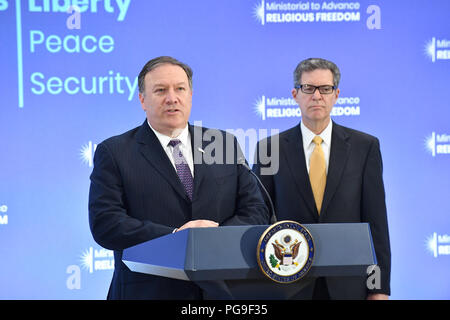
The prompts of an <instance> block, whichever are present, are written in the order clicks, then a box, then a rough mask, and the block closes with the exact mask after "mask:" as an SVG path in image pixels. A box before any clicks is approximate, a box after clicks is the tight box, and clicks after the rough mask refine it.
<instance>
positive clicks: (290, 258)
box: [272, 235, 302, 267]
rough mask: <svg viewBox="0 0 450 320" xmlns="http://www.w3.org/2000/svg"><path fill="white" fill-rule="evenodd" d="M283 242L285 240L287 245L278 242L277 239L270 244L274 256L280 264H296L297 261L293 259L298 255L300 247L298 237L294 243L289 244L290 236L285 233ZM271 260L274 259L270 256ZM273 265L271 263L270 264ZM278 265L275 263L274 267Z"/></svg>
mask: <svg viewBox="0 0 450 320" xmlns="http://www.w3.org/2000/svg"><path fill="white" fill-rule="evenodd" d="M283 240H285V243H286V242H287V245H286V246H284V245H282V244H280V243H279V242H278V240H275V241H274V242H273V243H272V245H273V249H274V251H275V257H277V259H278V260H279V261H280V264H282V265H283V266H289V265H291V264H295V265H298V263H297V262H296V261H295V258H297V256H298V250H299V247H300V244H301V243H302V242H301V241H298V239H295V241H294V243H292V244H290V245H289V243H290V242H291V236H290V235H286V236H285V237H284V239H283ZM272 261H274V259H273V257H272ZM272 266H273V264H272ZM278 266H279V265H278V264H277V265H276V267H278Z"/></svg>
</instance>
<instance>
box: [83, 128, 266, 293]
mask: <svg viewBox="0 0 450 320" xmlns="http://www.w3.org/2000/svg"><path fill="white" fill-rule="evenodd" d="M206 130H207V129H205V128H201V127H195V126H191V125H189V131H190V134H191V143H192V153H193V157H194V192H193V199H192V202H191V201H190V200H189V198H188V196H187V195H186V193H185V191H184V189H183V185H182V184H181V182H180V180H179V178H178V175H177V173H176V170H175V168H174V167H173V165H172V164H171V162H170V160H169V158H168V157H167V155H166V153H165V151H164V150H163V148H162V146H161V144H160V142H159V140H158V138H157V137H156V135H155V134H154V132H153V131H152V130H151V128H150V127H149V125H148V124H147V121H145V122H144V124H143V125H142V126H140V127H137V128H135V129H133V130H130V131H128V132H126V133H124V134H122V135H119V136H115V137H112V138H109V139H107V140H105V141H103V142H102V143H100V144H99V145H98V146H97V149H96V152H95V156H94V169H93V172H92V174H91V186H90V193H89V223H90V228H91V231H92V235H93V237H94V239H95V241H96V242H97V243H98V244H100V245H101V246H102V247H104V248H107V249H111V250H114V259H115V270H114V275H113V279H112V282H111V285H110V289H109V293H108V298H109V299H201V298H202V292H201V290H200V289H199V287H198V286H196V285H195V284H194V283H191V282H188V281H182V280H175V279H169V278H164V277H159V276H152V275H146V274H141V273H135V272H131V271H130V270H129V269H128V268H127V267H126V266H125V264H124V263H123V262H122V250H123V249H125V248H128V247H130V246H133V245H136V244H139V243H142V242H145V241H148V240H151V239H154V238H157V237H160V236H163V235H166V234H170V233H171V232H172V231H173V230H174V228H176V227H180V226H182V225H183V224H184V223H186V222H188V221H190V220H196V219H208V220H213V221H216V222H218V223H219V225H240V224H267V223H268V219H269V218H268V216H269V213H268V209H267V207H266V205H265V203H264V200H263V198H262V195H261V193H260V191H259V188H258V186H257V184H256V180H255V179H254V177H253V176H251V174H250V173H249V172H248V170H247V169H245V168H244V167H243V166H242V165H237V161H236V160H237V157H238V155H239V154H241V153H240V152H241V151H240V148H239V145H238V143H237V140H236V138H235V137H234V136H232V135H230V134H228V133H225V132H223V131H219V130H211V129H208V131H206ZM208 133H209V134H210V135H208ZM204 134H205V136H206V135H208V137H206V139H201V137H202V136H203V135H204ZM211 137H216V138H215V139H218V138H217V137H221V139H223V149H219V148H216V150H214V151H215V156H217V157H220V156H222V159H221V160H222V164H220V161H216V163H212V164H210V161H209V160H207V161H204V160H205V159H203V156H204V153H202V152H201V151H200V150H199V148H200V149H202V150H204V151H205V150H207V149H206V148H207V147H208V144H209V143H212V142H214V141H216V140H214V139H211ZM219 140H220V139H219ZM217 141H218V140H217ZM227 144H228V147H227ZM230 144H231V145H230ZM217 145H218V144H217ZM212 149H213V148H211V150H212ZM211 150H208V152H210V151H211ZM230 153H231V154H230ZM213 155H214V154H213ZM198 159H202V161H201V163H199V164H196V162H198ZM216 159H217V158H216ZM227 159H228V161H227V162H226V160H227ZM230 159H231V160H233V161H231V162H233V163H232V164H229V162H230ZM205 162H206V163H205Z"/></svg>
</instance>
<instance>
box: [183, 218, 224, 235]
mask: <svg viewBox="0 0 450 320" xmlns="http://www.w3.org/2000/svg"><path fill="white" fill-rule="evenodd" d="M218 226H219V224H218V223H217V222H215V221H211V220H192V221H189V222H186V223H185V224H183V225H182V226H181V227H179V228H178V229H177V230H176V232H178V231H181V230H183V229H188V228H214V227H218Z"/></svg>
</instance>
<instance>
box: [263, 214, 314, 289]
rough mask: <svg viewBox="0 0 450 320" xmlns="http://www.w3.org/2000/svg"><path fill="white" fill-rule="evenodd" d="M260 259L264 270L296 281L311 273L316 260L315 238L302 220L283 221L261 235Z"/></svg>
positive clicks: (276, 277)
mask: <svg viewBox="0 0 450 320" xmlns="http://www.w3.org/2000/svg"><path fill="white" fill-rule="evenodd" d="M257 259H258V265H259V267H260V268H261V270H262V272H263V273H264V274H265V275H266V276H267V277H269V278H270V279H272V280H273V281H275V282H279V283H291V282H294V281H297V280H299V279H301V278H303V277H304V276H305V275H306V274H307V273H308V271H309V269H310V268H311V265H312V263H313V260H314V241H313V238H312V236H311V234H310V233H309V231H308V230H307V229H306V228H305V227H304V226H302V225H301V224H300V223H298V222H295V221H287V220H286V221H280V222H278V223H275V224H273V225H271V226H270V227H268V228H267V229H266V231H264V233H263V234H262V235H261V238H260V239H259V242H258V248H257Z"/></svg>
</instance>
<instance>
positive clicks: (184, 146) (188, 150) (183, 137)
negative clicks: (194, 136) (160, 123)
mask: <svg viewBox="0 0 450 320" xmlns="http://www.w3.org/2000/svg"><path fill="white" fill-rule="evenodd" d="M147 123H148V125H149V126H150V128H151V129H152V130H153V132H154V133H155V135H156V137H157V138H158V140H159V142H160V143H161V146H162V147H163V149H164V151H165V152H166V154H167V156H168V157H169V159H170V162H171V163H172V165H173V167H174V168H175V170H177V168H176V166H175V160H174V158H173V147H172V146H170V145H169V142H170V140H173V139H178V140H180V141H181V143H180V144H179V146H180V151H181V153H182V154H183V157H184V158H185V159H186V162H187V164H188V166H189V169H190V170H191V174H192V177H194V160H193V159H194V157H193V155H192V145H191V134H190V133H189V130H188V125H186V127H185V128H184V129H183V131H181V133H180V134H179V135H178V137H176V138H171V137H169V136H166V135H164V134H162V133H160V132H158V131H156V130H155V129H153V127H152V126H151V124H150V122H148V120H147Z"/></svg>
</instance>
